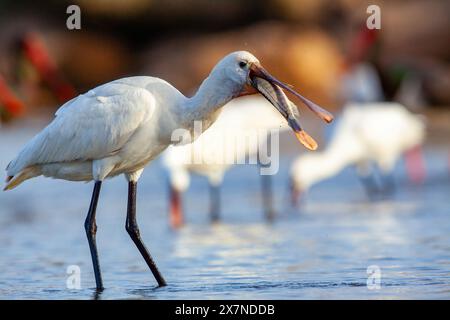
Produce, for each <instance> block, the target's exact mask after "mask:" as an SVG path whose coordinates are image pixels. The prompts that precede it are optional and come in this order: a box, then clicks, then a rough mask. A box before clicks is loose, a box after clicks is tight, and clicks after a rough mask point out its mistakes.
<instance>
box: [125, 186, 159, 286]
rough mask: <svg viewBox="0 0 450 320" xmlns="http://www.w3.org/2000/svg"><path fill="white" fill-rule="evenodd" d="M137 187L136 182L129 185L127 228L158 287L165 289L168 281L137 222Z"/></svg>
mask: <svg viewBox="0 0 450 320" xmlns="http://www.w3.org/2000/svg"><path fill="white" fill-rule="evenodd" d="M136 187H137V183H136V182H135V181H130V182H129V183H128V208H127V221H126V224H125V228H126V230H127V232H128V234H129V235H130V237H131V239H132V240H133V242H134V244H135V245H136V247H137V248H138V249H139V252H140V253H141V255H142V257H143V258H144V260H145V262H146V263H147V265H148V266H149V268H150V270H151V271H152V273H153V276H154V277H155V279H156V281H157V282H158V285H159V286H160V287H163V286H165V285H166V281H165V280H164V278H163V276H162V275H161V273H160V272H159V270H158V267H157V266H156V264H155V262H154V261H153V259H152V256H151V255H150V253H149V252H148V250H147V248H146V247H145V245H144V243H143V242H142V239H141V236H140V232H139V227H138V225H137V222H136Z"/></svg>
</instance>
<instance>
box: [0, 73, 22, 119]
mask: <svg viewBox="0 0 450 320" xmlns="http://www.w3.org/2000/svg"><path fill="white" fill-rule="evenodd" d="M0 105H2V106H4V108H5V109H6V111H7V112H8V114H9V115H11V116H13V117H17V116H20V115H22V114H23V113H24V112H25V106H24V104H23V103H22V101H20V100H19V99H18V98H17V97H16V96H15V95H14V93H13V92H12V90H11V89H10V88H9V87H8V84H7V83H6V81H5V79H4V78H3V77H2V76H1V75H0Z"/></svg>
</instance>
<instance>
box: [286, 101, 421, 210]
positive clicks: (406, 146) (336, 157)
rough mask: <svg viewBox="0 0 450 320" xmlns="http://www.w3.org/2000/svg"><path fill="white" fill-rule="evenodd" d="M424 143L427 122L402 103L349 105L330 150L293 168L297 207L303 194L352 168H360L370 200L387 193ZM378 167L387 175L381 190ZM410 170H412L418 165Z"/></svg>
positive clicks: (301, 160) (300, 159)
mask: <svg viewBox="0 0 450 320" xmlns="http://www.w3.org/2000/svg"><path fill="white" fill-rule="evenodd" d="M424 139H425V123H424V121H423V119H422V117H420V116H417V115H414V114H411V113H410V112H409V111H408V110H407V109H406V108H405V107H404V106H402V105H400V104H398V103H379V104H377V103H371V104H366V105H364V106H361V105H347V106H346V107H345V108H344V111H343V113H342V115H341V116H340V119H339V123H338V125H337V126H336V128H335V130H334V134H333V136H332V138H331V139H330V141H329V143H328V145H327V146H326V147H325V149H324V150H323V151H322V152H318V153H315V154H308V155H306V154H305V155H302V156H299V157H298V158H297V159H296V160H295V161H294V163H293V164H292V167H291V186H292V197H293V203H294V204H296V202H297V200H298V196H299V194H300V193H301V192H304V191H307V190H308V189H309V188H311V187H312V186H313V185H314V184H316V183H319V182H320V181H322V180H325V179H329V178H331V177H333V176H335V175H337V174H338V173H339V172H340V171H341V170H342V169H343V168H345V167H347V166H355V167H356V169H357V172H358V174H359V175H360V176H361V180H362V181H363V183H364V186H365V187H366V190H367V192H368V194H369V195H370V194H371V193H373V192H376V191H380V190H383V189H387V188H388V187H391V186H392V183H393V182H392V176H391V174H392V171H393V169H394V166H395V164H396V162H397V161H398V159H399V158H400V156H401V155H402V154H404V153H406V152H415V151H414V150H417V148H419V147H420V146H421V145H422V143H423V141H424ZM406 159H409V158H406ZM419 161H420V160H419ZM373 164H375V165H376V166H377V168H379V169H380V170H381V173H382V181H380V182H379V184H378V185H377V182H376V181H374V175H373V172H372V165H373ZM419 165H421V162H420V163H419ZM407 167H408V169H411V170H412V169H413V168H414V165H408V166H407ZM412 176H413V177H416V176H415V175H414V174H412ZM421 178H422V177H420V179H421ZM416 182H417V181H416Z"/></svg>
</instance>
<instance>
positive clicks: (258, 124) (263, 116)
mask: <svg viewBox="0 0 450 320" xmlns="http://www.w3.org/2000/svg"><path fill="white" fill-rule="evenodd" d="M255 117H256V119H255ZM288 128H289V127H288V125H287V123H286V121H285V120H284V119H283V117H282V116H280V114H279V113H278V112H276V111H275V109H274V108H273V107H272V106H271V105H270V103H268V102H267V101H266V100H265V99H263V98H262V97H258V96H255V97H254V96H249V97H242V98H239V99H235V100H232V101H230V102H229V103H227V104H226V105H225V106H224V107H223V109H222V112H221V113H220V115H219V117H218V118H217V120H216V122H215V123H214V124H212V125H211V127H210V128H209V129H208V130H207V131H206V132H205V133H204V134H202V135H201V136H200V137H199V138H198V139H197V140H195V141H194V142H193V143H191V144H185V145H181V146H170V147H169V148H167V150H166V151H165V152H164V154H163V165H164V166H165V168H166V169H167V171H168V174H169V184H170V205H169V208H170V211H169V217H170V224H171V225H172V226H173V227H179V226H180V225H181V224H183V220H184V219H183V210H182V205H181V193H183V192H185V191H186V190H187V189H188V188H189V184H190V174H191V173H195V174H198V175H201V176H204V177H206V178H207V179H208V182H209V187H210V198H211V200H210V201H211V202H210V203H211V205H210V215H211V219H212V220H213V221H216V220H218V217H219V210H220V195H219V187H220V185H221V183H222V181H223V177H224V175H225V173H226V171H227V170H228V169H229V168H230V167H231V166H232V165H234V164H242V163H245V161H246V158H248V159H249V161H250V160H252V161H253V163H254V164H255V163H256V162H257V161H256V160H257V158H258V153H261V154H263V155H267V148H268V146H267V140H268V138H269V136H270V134H271V133H272V130H276V132H277V133H279V132H282V131H285V130H287V129H288ZM274 137H275V136H274ZM274 137H272V138H274ZM260 151H261V152H260ZM263 160H265V159H263ZM262 162H264V161H262ZM266 164H268V163H266ZM261 177H262V191H263V197H262V198H263V202H264V210H265V213H266V217H267V218H268V219H271V218H273V208H272V201H271V189H270V188H271V187H270V176H269V175H261Z"/></svg>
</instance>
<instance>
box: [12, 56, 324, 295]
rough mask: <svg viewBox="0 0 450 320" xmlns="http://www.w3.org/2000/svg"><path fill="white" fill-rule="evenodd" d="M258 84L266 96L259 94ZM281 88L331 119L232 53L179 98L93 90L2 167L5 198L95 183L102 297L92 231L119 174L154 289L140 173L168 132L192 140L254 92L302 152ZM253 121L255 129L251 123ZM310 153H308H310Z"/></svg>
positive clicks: (116, 88)
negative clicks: (9, 193)
mask: <svg viewBox="0 0 450 320" xmlns="http://www.w3.org/2000/svg"><path fill="white" fill-rule="evenodd" d="M260 79H262V80H263V81H266V82H268V83H269V84H270V85H271V86H272V88H273V90H263V89H262V88H261V86H260V85H259V83H260V81H261V80H260ZM280 87H282V88H285V89H287V90H288V91H290V92H292V93H294V94H295V95H296V96H297V97H299V98H300V99H301V100H302V101H303V102H304V103H305V104H306V105H307V106H308V107H309V108H310V109H311V110H312V111H313V112H315V113H316V114H317V115H319V116H320V117H321V118H323V119H324V120H326V121H331V119H332V118H331V115H330V114H328V113H327V112H326V111H325V110H323V109H321V108H319V107H318V106H316V105H314V104H312V103H311V102H310V101H309V100H307V99H306V98H303V97H302V96H301V95H300V94H298V93H296V92H295V91H293V90H292V89H291V88H290V87H289V86H287V85H285V84H283V83H282V82H281V81H279V80H277V79H275V78H274V77H273V76H271V75H270V74H269V73H268V72H267V71H266V70H264V69H263V68H262V66H261V64H260V63H259V61H258V59H256V58H255V57H254V56H253V55H252V54H250V53H248V52H245V51H238V52H234V53H231V54H229V55H227V56H225V57H224V58H223V59H222V60H221V61H220V62H219V63H218V64H217V65H216V66H215V67H214V68H213V70H212V71H211V73H210V75H209V76H208V77H207V78H206V79H205V80H204V81H203V83H202V84H201V86H200V88H199V89H198V91H197V93H196V94H195V95H194V96H193V97H191V98H187V97H185V96H184V95H182V94H181V93H180V92H179V91H178V90H177V89H176V88H174V87H173V86H172V85H170V84H169V83H167V82H166V81H164V80H161V79H158V78H153V77H143V76H140V77H130V78H124V79H119V80H115V81H112V82H109V83H106V84H104V85H101V86H99V87H97V88H95V89H93V90H90V91H88V92H87V93H85V94H82V95H79V96H78V97H76V98H74V99H72V100H71V101H69V102H67V103H66V104H64V105H63V106H62V107H61V108H60V109H59V110H58V111H57V112H56V117H55V119H54V120H53V121H52V122H51V123H50V124H49V125H48V126H47V127H46V128H45V129H43V130H42V131H41V132H40V133H39V134H37V135H36V136H35V137H34V138H33V139H32V140H31V141H29V142H28V143H27V144H26V145H25V147H24V148H23V149H22V151H21V152H20V153H19V155H18V156H17V157H16V158H15V159H14V160H12V161H11V162H10V164H9V165H8V167H7V169H6V171H7V185H6V187H5V190H8V189H12V188H14V187H16V186H18V185H19V184H20V183H22V182H23V181H25V180H27V179H30V178H33V177H36V176H40V175H43V176H46V177H52V178H56V179H65V180H72V181H91V180H94V181H95V185H94V191H93V194H92V200H91V205H90V207H89V211H88V214H87V217H86V222H85V229H86V234H87V237H88V241H89V247H90V250H91V255H92V261H93V265H94V273H95V280H96V285H97V289H98V290H102V289H103V283H102V278H101V273H100V265H99V259H98V253H97V246H96V240H95V235H96V231H97V226H96V223H95V215H96V207H97V201H98V198H99V194H100V188H101V185H102V182H103V180H105V179H106V178H111V177H114V176H117V175H119V174H124V175H125V177H126V178H127V180H128V182H129V186H128V208H127V218H126V230H127V231H128V233H129V234H130V236H131V238H132V240H133V242H134V243H135V244H136V246H137V248H138V249H139V251H140V253H141V254H142V256H143V258H144V259H145V261H146V262H147V264H148V266H149V267H150V269H151V271H152V272H153V275H154V276H155V278H156V280H157V282H158V284H159V285H160V286H164V285H165V284H166V282H165V280H164V278H163V277H162V275H161V274H160V272H159V271H158V268H157V267H156V264H155V263H154V262H153V259H152V257H151V256H150V254H149V252H148V250H147V249H146V247H145V245H144V244H143V242H142V240H141V238H140V235H139V229H138V225H137V222H136V186H137V181H138V179H139V177H140V175H141V173H142V171H143V169H144V167H145V166H146V165H147V164H148V163H149V162H150V161H151V160H152V159H154V158H155V157H156V156H157V155H158V154H160V153H161V152H162V151H163V150H164V149H165V148H166V147H167V146H169V145H170V144H171V143H172V141H171V136H172V132H173V131H174V130H175V129H180V128H184V129H187V130H189V131H191V132H192V130H193V127H194V121H196V120H201V121H203V123H204V124H205V125H204V128H205V127H206V128H207V127H209V126H210V125H211V124H212V123H213V122H214V120H215V118H216V117H217V114H218V113H217V112H218V111H219V110H220V108H221V107H222V106H223V105H225V104H226V103H227V102H228V101H230V100H232V99H233V98H236V97H239V96H242V95H247V94H253V93H257V92H260V91H263V92H262V93H263V94H264V96H265V97H266V98H267V99H268V100H269V101H270V102H271V103H272V104H273V105H274V106H275V107H276V108H277V109H278V111H280V113H281V114H282V115H283V116H284V117H285V118H286V120H287V121H288V124H289V125H290V127H291V128H292V129H293V130H294V131H295V133H296V134H297V137H298V138H299V139H300V141H301V142H302V143H303V144H305V145H306V146H310V145H311V143H310V142H308V139H305V138H304V136H303V135H302V134H301V132H303V131H302V129H300V128H301V127H300V125H299V122H298V114H297V113H295V112H294V110H296V109H295V108H291V107H289V106H290V104H289V103H288V101H286V99H287V98H286V97H285V96H284V95H280V92H281V89H280ZM255 121H258V119H257V118H255ZM312 149H313V148H312Z"/></svg>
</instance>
